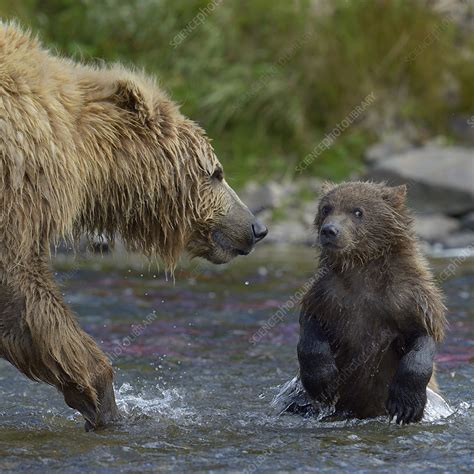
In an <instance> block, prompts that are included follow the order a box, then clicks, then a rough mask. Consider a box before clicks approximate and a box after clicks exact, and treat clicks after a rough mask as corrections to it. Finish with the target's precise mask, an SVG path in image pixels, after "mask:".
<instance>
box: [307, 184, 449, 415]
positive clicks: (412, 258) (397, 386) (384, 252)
mask: <svg viewBox="0 0 474 474" xmlns="http://www.w3.org/2000/svg"><path fill="white" fill-rule="evenodd" d="M405 195H406V187H405V186H399V187H396V188H392V187H388V186H385V185H383V184H375V183H367V182H348V183H343V184H340V185H338V186H334V185H328V186H326V189H325V194H324V196H323V198H322V199H321V201H320V204H319V209H318V213H317V216H316V219H315V225H316V228H317V230H318V235H319V243H320V246H321V258H320V264H319V269H318V272H317V275H318V278H317V280H316V282H315V283H314V285H313V286H312V288H311V289H310V290H309V291H308V293H307V294H306V295H305V297H304V299H303V303H302V311H301V316H300V340H299V343H298V360H299V365H300V377H301V382H302V384H303V387H304V389H305V391H306V392H307V394H308V395H309V397H310V398H311V401H312V409H313V410H314V409H315V407H316V409H317V407H321V406H324V405H330V406H333V407H335V410H336V414H337V413H344V414H347V415H349V416H355V417H357V418H368V417H375V416H379V415H384V414H387V413H388V415H390V417H396V419H397V422H398V423H401V422H403V423H410V422H416V421H419V420H421V418H422V416H423V410H424V407H425V404H426V387H427V385H428V384H429V386H430V387H431V388H432V389H436V382H435V380H434V375H433V356H434V352H435V342H437V341H440V340H441V339H442V337H443V332H444V328H445V325H446V320H445V307H444V305H443V302H442V297H441V294H440V292H439V290H438V289H437V288H436V286H435V284H434V283H433V277H432V275H431V273H430V271H429V269H428V267H427V264H426V261H425V259H424V258H423V257H422V256H421V254H420V251H419V250H418V247H417V241H416V237H415V234H414V231H413V228H412V219H411V217H410V215H409V212H408V211H407V209H406V207H405Z"/></svg>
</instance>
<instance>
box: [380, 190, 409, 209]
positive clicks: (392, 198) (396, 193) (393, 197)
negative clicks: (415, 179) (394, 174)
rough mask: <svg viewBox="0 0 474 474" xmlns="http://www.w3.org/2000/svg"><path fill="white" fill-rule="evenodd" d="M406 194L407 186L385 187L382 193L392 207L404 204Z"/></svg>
mask: <svg viewBox="0 0 474 474" xmlns="http://www.w3.org/2000/svg"><path fill="white" fill-rule="evenodd" d="M406 196H407V186H406V184H402V185H401V186H395V187H388V186H387V187H386V188H385V189H384V192H383V193H382V197H383V199H384V200H385V201H387V202H388V203H389V204H390V205H391V206H393V207H401V206H403V205H404V204H405V201H406Z"/></svg>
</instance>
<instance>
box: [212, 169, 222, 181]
mask: <svg viewBox="0 0 474 474" xmlns="http://www.w3.org/2000/svg"><path fill="white" fill-rule="evenodd" d="M211 178H212V179H217V181H222V180H223V179H224V172H223V171H222V168H216V170H215V171H214V173H212V176H211Z"/></svg>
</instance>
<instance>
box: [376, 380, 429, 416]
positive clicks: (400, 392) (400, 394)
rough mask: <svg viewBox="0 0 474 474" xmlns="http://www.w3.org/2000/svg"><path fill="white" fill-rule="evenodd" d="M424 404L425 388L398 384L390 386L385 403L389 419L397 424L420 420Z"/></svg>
mask: <svg viewBox="0 0 474 474" xmlns="http://www.w3.org/2000/svg"><path fill="white" fill-rule="evenodd" d="M425 405H426V388H423V390H415V389H413V388H410V387H406V386H403V385H399V384H393V385H392V386H391V387H390V390H389V395H388V400H387V402H386V404H385V407H386V409H387V412H388V415H389V417H390V420H392V419H393V418H394V417H395V419H396V422H397V424H401V423H405V424H407V423H414V422H417V421H421V419H422V418H423V411H424V409H425Z"/></svg>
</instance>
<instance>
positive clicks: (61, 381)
mask: <svg viewBox="0 0 474 474" xmlns="http://www.w3.org/2000/svg"><path fill="white" fill-rule="evenodd" d="M2 280H3V282H2V288H3V290H2V292H0V295H3V297H2V298H3V299H4V300H7V301H10V303H8V305H5V304H4V305H3V306H5V307H6V308H9V310H8V312H6V311H4V312H3V313H5V314H4V315H3V316H2V318H1V322H3V324H7V325H8V327H6V328H4V329H3V330H2V334H1V336H2V340H1V344H0V349H1V351H0V352H1V355H2V356H3V357H4V358H6V359H7V360H9V361H10V362H11V363H12V364H13V365H15V366H16V367H17V368H18V369H19V370H20V371H21V372H23V373H24V374H25V375H27V376H28V377H29V378H31V379H33V380H37V381H43V382H46V383H48V384H51V385H54V386H55V387H57V389H58V390H60V391H61V392H62V393H63V395H64V399H65V401H66V403H67V404H68V405H69V406H70V407H72V408H74V409H76V410H78V411H79V412H80V413H81V414H82V415H83V416H84V418H85V420H86V430H91V429H96V428H99V427H101V426H104V425H107V424H109V423H110V422H111V421H112V420H114V419H116V418H118V409H117V406H116V403H115V397H114V391H113V385H112V380H113V371H112V366H111V364H110V362H109V360H108V359H107V357H106V355H105V354H104V353H103V352H102V351H101V350H100V349H99V347H98V346H97V344H96V343H95V341H94V340H93V339H92V338H91V337H90V336H89V335H88V334H86V333H85V332H84V331H83V330H82V329H81V328H80V327H79V325H78V324H77V321H76V319H75V317H74V315H73V313H72V312H71V311H70V310H69V308H68V307H67V306H66V304H65V303H64V302H63V300H62V298H61V296H60V293H59V291H58V289H57V286H56V284H55V282H54V279H53V277H52V275H51V272H50V270H49V267H48V265H47V259H46V252H45V251H43V252H42V253H41V254H35V255H32V256H30V257H29V258H28V259H26V258H25V260H24V261H22V262H21V264H17V265H15V266H11V267H9V268H7V269H5V271H4V272H3V279H2ZM13 312H14V313H16V314H13ZM1 326H2V325H1V324H0V327H1Z"/></svg>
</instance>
